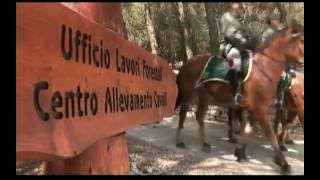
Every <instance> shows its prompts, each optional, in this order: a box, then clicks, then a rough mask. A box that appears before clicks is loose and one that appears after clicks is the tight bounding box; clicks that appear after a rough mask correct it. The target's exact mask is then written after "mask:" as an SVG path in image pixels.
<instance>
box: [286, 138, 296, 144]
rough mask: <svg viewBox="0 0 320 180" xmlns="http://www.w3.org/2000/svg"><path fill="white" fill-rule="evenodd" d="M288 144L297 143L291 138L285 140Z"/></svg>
mask: <svg viewBox="0 0 320 180" xmlns="http://www.w3.org/2000/svg"><path fill="white" fill-rule="evenodd" d="M285 143H286V144H295V143H294V141H293V140H291V139H289V140H286V141H285Z"/></svg>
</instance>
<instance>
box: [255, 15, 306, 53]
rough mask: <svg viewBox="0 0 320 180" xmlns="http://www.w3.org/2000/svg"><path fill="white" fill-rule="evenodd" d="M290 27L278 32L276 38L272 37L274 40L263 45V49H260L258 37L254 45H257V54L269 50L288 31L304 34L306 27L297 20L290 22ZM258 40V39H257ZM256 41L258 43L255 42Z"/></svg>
mask: <svg viewBox="0 0 320 180" xmlns="http://www.w3.org/2000/svg"><path fill="white" fill-rule="evenodd" d="M289 24H290V26H286V27H285V28H283V29H282V30H281V31H280V32H278V33H277V34H276V35H275V36H274V37H272V39H270V40H269V41H267V42H266V43H265V44H263V46H261V47H258V46H257V45H258V43H257V42H259V41H258V38H257V37H254V38H253V39H254V41H253V43H255V46H254V47H255V52H262V51H263V50H264V49H266V48H268V47H269V46H270V45H271V44H272V42H273V41H274V40H276V39H278V38H279V37H280V36H281V35H283V34H284V32H286V31H287V30H289V29H292V32H293V33H304V26H303V25H301V24H299V23H298V22H297V21H296V20H295V19H292V20H291V21H290V23H289ZM255 38H257V39H255ZM255 41H256V42H255Z"/></svg>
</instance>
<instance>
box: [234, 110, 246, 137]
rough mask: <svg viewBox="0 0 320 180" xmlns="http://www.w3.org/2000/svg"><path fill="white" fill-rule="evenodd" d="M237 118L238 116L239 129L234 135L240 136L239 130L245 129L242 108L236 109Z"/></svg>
mask: <svg viewBox="0 0 320 180" xmlns="http://www.w3.org/2000/svg"><path fill="white" fill-rule="evenodd" d="M237 116H238V126H239V129H237V130H236V131H235V133H236V134H240V132H241V129H243V128H244V127H245V120H244V119H243V108H241V107H240V108H238V109H237Z"/></svg>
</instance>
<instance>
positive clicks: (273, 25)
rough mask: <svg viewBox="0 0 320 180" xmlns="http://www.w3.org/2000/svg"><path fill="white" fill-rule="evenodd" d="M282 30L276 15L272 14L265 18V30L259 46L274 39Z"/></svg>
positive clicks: (282, 27)
mask: <svg viewBox="0 0 320 180" xmlns="http://www.w3.org/2000/svg"><path fill="white" fill-rule="evenodd" d="M283 29H284V25H283V24H282V23H281V22H280V17H279V16H278V15H276V14H272V15H270V16H268V17H267V28H266V29H265V30H264V31H263V33H262V36H261V44H266V43H267V42H269V41H270V40H271V39H272V38H273V37H275V36H276V35H277V34H278V32H280V31H281V30H283Z"/></svg>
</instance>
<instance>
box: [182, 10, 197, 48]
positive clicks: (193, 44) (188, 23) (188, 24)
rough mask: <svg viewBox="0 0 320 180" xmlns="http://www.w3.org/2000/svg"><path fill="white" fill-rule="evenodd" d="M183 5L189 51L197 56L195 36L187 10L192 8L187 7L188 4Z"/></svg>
mask: <svg viewBox="0 0 320 180" xmlns="http://www.w3.org/2000/svg"><path fill="white" fill-rule="evenodd" d="M184 5H185V6H184V9H185V10H186V18H185V22H186V27H187V30H188V35H189V41H190V47H191V51H192V52H193V54H198V47H197V42H196V34H195V31H194V30H193V28H192V22H191V14H190V13H188V12H189V11H190V10H189V8H192V7H191V6H189V5H188V4H184Z"/></svg>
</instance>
